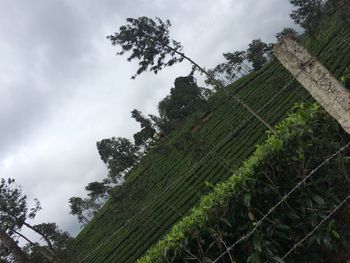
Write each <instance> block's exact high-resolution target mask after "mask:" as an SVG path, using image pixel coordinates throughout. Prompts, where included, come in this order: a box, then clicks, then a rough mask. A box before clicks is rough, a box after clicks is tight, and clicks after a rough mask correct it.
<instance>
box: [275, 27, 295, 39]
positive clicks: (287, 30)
mask: <svg viewBox="0 0 350 263" xmlns="http://www.w3.org/2000/svg"><path fill="white" fill-rule="evenodd" d="M285 35H293V36H298V32H297V31H295V29H293V28H291V27H285V28H283V29H282V31H281V32H279V33H277V34H276V38H277V40H281V38H282V37H284V36H285Z"/></svg>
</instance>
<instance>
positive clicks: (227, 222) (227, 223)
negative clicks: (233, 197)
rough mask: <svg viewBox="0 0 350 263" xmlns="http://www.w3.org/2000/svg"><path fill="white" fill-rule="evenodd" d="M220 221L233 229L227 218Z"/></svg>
mask: <svg viewBox="0 0 350 263" xmlns="http://www.w3.org/2000/svg"><path fill="white" fill-rule="evenodd" d="M220 221H221V222H223V223H224V224H225V225H227V226H228V227H229V228H232V225H231V223H230V222H229V221H228V220H227V219H226V218H220Z"/></svg>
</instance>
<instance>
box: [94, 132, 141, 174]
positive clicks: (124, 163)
mask: <svg viewBox="0 0 350 263" xmlns="http://www.w3.org/2000/svg"><path fill="white" fill-rule="evenodd" d="M96 145H97V150H98V153H99V154H100V157H101V160H102V161H103V162H104V163H105V164H106V165H107V169H108V176H109V178H110V179H111V180H112V181H118V180H122V179H123V176H124V174H125V172H126V171H128V170H130V169H131V168H132V167H133V166H134V165H135V163H136V162H137V161H138V160H139V156H138V154H139V148H138V147H137V146H135V145H134V144H133V143H132V142H130V140H129V139H127V138H121V137H118V138H115V137H112V138H110V139H103V140H101V141H99V142H97V143H96Z"/></svg>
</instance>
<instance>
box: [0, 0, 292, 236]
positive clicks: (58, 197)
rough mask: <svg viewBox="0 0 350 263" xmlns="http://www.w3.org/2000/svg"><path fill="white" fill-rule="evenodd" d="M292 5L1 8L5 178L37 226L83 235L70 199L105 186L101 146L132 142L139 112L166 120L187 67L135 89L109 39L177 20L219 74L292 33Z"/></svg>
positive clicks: (17, 2)
mask: <svg viewBox="0 0 350 263" xmlns="http://www.w3.org/2000/svg"><path fill="white" fill-rule="evenodd" d="M291 8H292V7H291V6H290V5H289V1H287V0H284V1H281V0H217V1H211V0H186V1H178V0H153V1H152V0H148V1H146V0H114V1H112V0H101V1H92V0H32V1H25V0H1V1H0V58H1V59H0V127H1V129H0V176H1V177H2V178H8V177H11V178H15V179H16V181H17V183H18V184H19V185H21V186H22V189H23V192H24V193H25V194H26V195H27V196H28V199H29V200H33V198H38V199H39V200H40V201H41V205H42V207H43V210H42V211H40V212H39V213H38V215H37V217H36V219H35V221H34V223H39V222H56V223H57V224H58V225H59V226H60V227H61V228H62V229H63V230H66V231H69V232H70V233H71V234H72V235H73V236H74V235H76V234H77V233H78V232H79V230H80V227H79V224H78V222H77V220H76V218H75V217H74V216H72V215H69V205H68V199H69V198H70V197H72V196H84V195H85V194H86V193H85V190H84V187H85V186H86V185H87V184H88V183H89V182H92V181H100V180H102V179H103V178H104V177H105V176H106V174H107V171H106V167H105V166H104V164H103V163H102V161H101V160H100V158H99V155H98V152H97V150H96V142H97V141H99V140H102V139H104V138H110V137H112V136H116V137H118V136H121V137H127V138H130V139H131V138H132V135H133V134H134V133H135V132H136V131H137V130H138V126H137V123H136V122H135V121H134V120H132V119H131V117H130V116H131V114H130V112H131V111H132V110H133V109H134V108H136V109H138V110H141V111H142V112H144V113H147V114H154V113H156V112H157V104H158V102H159V101H160V100H161V99H162V98H163V97H165V96H166V95H167V94H168V93H169V91H170V88H171V87H172V86H173V83H174V80H175V78H176V77H178V76H186V75H187V74H188V73H189V72H190V70H191V66H190V64H188V63H187V62H183V63H181V64H177V65H175V66H173V67H172V68H167V69H165V70H163V71H161V72H160V73H158V74H157V75H154V74H153V73H150V72H146V73H144V74H143V75H141V76H139V77H137V79H136V80H131V79H130V77H131V75H133V74H134V73H135V72H136V70H137V64H136V62H135V63H129V62H127V61H126V57H122V56H116V55H115V54H116V52H117V51H118V48H117V47H113V46H112V45H111V44H110V42H109V41H108V40H107V39H106V36H107V35H110V34H113V33H114V32H116V31H117V30H118V28H119V27H120V26H121V25H123V24H124V23H125V19H126V18H127V17H134V18H135V17H139V16H148V17H151V18H155V17H160V18H161V19H164V20H165V19H170V21H171V23H172V27H171V29H170V35H171V38H173V39H175V40H177V41H180V42H181V43H182V45H183V46H184V52H185V53H186V55H188V56H189V57H191V58H193V60H194V61H196V62H198V64H200V65H203V66H204V67H206V68H211V67H213V66H215V65H216V64H218V63H220V62H223V57H222V53H224V52H230V51H236V50H244V49H246V47H247V46H248V43H249V42H251V40H252V39H256V38H261V39H262V40H263V41H265V42H275V37H274V36H275V34H276V33H277V32H279V31H281V29H282V28H283V27H293V26H294V25H293V23H292V21H291V20H290V18H289V13H290V11H291Z"/></svg>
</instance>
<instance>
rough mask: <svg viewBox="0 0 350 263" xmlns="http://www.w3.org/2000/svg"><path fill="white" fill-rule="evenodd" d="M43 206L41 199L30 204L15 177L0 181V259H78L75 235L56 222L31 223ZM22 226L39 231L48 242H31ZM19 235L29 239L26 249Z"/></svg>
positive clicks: (5, 260)
mask: <svg viewBox="0 0 350 263" xmlns="http://www.w3.org/2000/svg"><path fill="white" fill-rule="evenodd" d="M40 209H41V206H40V202H39V201H38V200H35V205H34V206H33V207H31V208H29V207H28V203H27V197H26V195H24V194H23V193H22V190H21V188H20V187H19V186H18V185H17V184H16V183H15V180H14V179H7V180H5V179H3V178H2V179H1V180H0V244H1V246H0V262H11V261H12V260H14V261H16V262H53V261H61V262H63V261H64V260H68V261H69V262H75V260H76V256H75V254H74V251H73V249H72V238H71V237H70V235H69V234H68V233H67V232H63V231H61V230H59V229H58V227H57V225H56V224H55V223H41V224H38V225H32V224H31V223H29V221H30V220H31V219H34V217H35V216H36V214H37V212H38V211H40ZM23 227H26V228H27V229H29V230H31V231H33V232H35V233H36V234H38V235H39V236H40V237H41V239H42V240H43V241H44V242H45V245H40V244H38V243H37V242H33V241H31V240H30V239H29V238H28V237H27V236H26V235H25V234H23V233H22V232H21V231H22V228H23ZM20 238H22V239H23V240H24V242H26V246H25V247H24V248H21V247H20V246H19V245H18V239H20Z"/></svg>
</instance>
